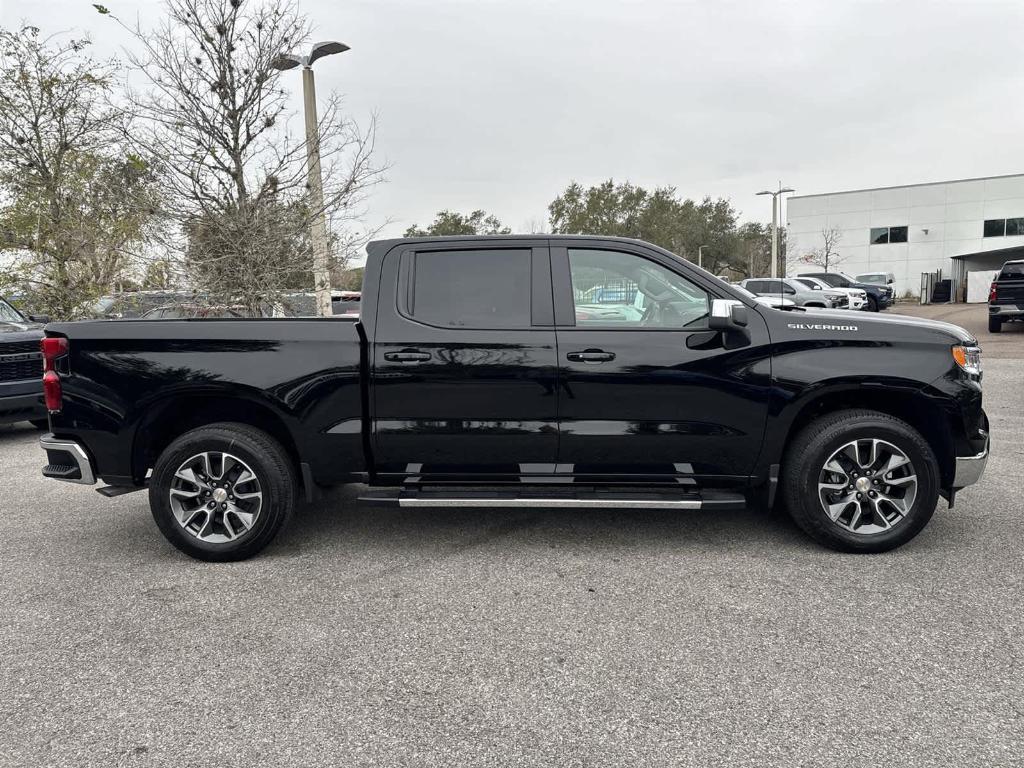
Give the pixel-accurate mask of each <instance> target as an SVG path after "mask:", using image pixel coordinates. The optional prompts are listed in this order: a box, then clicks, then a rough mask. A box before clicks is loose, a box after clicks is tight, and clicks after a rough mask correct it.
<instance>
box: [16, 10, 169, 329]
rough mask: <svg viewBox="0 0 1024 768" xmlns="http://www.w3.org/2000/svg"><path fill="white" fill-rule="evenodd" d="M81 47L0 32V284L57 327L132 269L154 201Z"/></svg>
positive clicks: (148, 175)
mask: <svg viewBox="0 0 1024 768" xmlns="http://www.w3.org/2000/svg"><path fill="white" fill-rule="evenodd" d="M88 44H89V43H88V41H87V40H84V39H71V38H68V37H66V36H53V37H46V38H41V37H40V35H39V29H38V28H36V27H31V26H23V27H22V28H21V29H19V30H17V31H7V30H0V250H2V251H5V252H6V253H7V254H8V258H7V261H8V262H9V264H10V265H11V266H9V268H8V270H7V281H8V282H9V283H15V284H17V285H18V286H19V287H20V288H22V289H23V290H25V291H26V292H27V293H29V294H31V301H32V304H33V306H34V308H36V309H38V310H40V311H45V312H47V313H49V314H51V315H53V316H55V317H60V318H70V317H74V316H76V315H77V314H80V313H82V312H84V311H85V310H86V308H87V306H88V303H89V300H90V299H94V298H96V297H97V296H99V295H100V294H102V293H104V292H106V291H107V290H109V289H110V286H112V285H115V284H116V283H118V282H121V281H123V280H125V279H126V277H127V274H128V273H129V272H131V271H132V270H134V269H136V268H137V265H135V263H134V256H135V254H136V253H137V250H138V248H139V247H140V245H141V244H142V243H144V242H145V240H146V238H147V228H148V227H149V225H150V224H151V222H152V213H153V211H154V209H155V207H156V205H157V202H158V200H157V194H156V189H155V185H154V177H153V173H152V169H151V166H150V165H149V163H147V162H146V161H145V160H144V159H143V158H142V157H140V156H138V155H132V154H131V153H129V152H126V150H125V144H124V142H123V141H122V137H123V136H124V135H125V133H126V131H127V123H126V118H125V115H124V113H123V112H122V111H121V110H119V109H117V108H115V107H113V106H112V105H111V104H110V102H109V100H108V98H107V97H108V94H109V92H110V90H111V89H112V87H113V86H114V85H115V83H114V76H115V73H116V64H115V63H114V62H97V61H95V60H93V59H92V58H90V57H89V56H88V55H87V48H88Z"/></svg>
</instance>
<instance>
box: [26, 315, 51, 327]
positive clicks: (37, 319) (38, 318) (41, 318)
mask: <svg viewBox="0 0 1024 768" xmlns="http://www.w3.org/2000/svg"><path fill="white" fill-rule="evenodd" d="M28 319H29V320H30V321H32V322H33V323H42V324H43V325H46V324H47V323H48V322H50V316H49V315H29V316H28Z"/></svg>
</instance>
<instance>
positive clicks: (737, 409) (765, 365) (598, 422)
mask: <svg viewBox="0 0 1024 768" xmlns="http://www.w3.org/2000/svg"><path fill="white" fill-rule="evenodd" d="M573 242H575V241H573ZM596 243H600V241H596ZM551 262H552V273H553V280H554V292H555V293H554V296H555V317H556V322H557V325H558V351H559V360H558V363H559V366H560V374H559V385H560V389H561V395H560V398H559V416H560V418H559V427H560V448H559V472H561V473H563V474H571V475H574V476H575V477H576V478H577V479H580V478H584V479H592V480H600V481H612V480H615V479H616V478H621V479H622V480H624V481H631V480H640V479H642V478H655V479H660V480H667V481H669V482H699V481H701V480H702V479H704V480H708V479H711V478H715V481H714V482H715V483H717V484H723V483H724V484H729V479H730V478H732V479H733V480H734V481H735V482H743V481H745V479H746V476H747V475H748V474H749V473H751V472H752V471H753V467H754V464H755V460H756V458H757V455H758V452H759V450H760V446H761V440H762V437H763V434H764V427H765V421H766V418H767V410H768V394H769V386H770V374H771V365H770V357H769V355H770V347H769V343H768V333H767V327H766V325H765V322H764V319H763V318H762V317H761V315H760V314H759V313H757V312H754V311H751V312H749V317H750V321H749V325H748V327H747V334H746V336H745V337H743V338H738V339H736V340H735V341H736V343H735V345H732V344H731V345H730V348H728V349H727V348H726V346H725V340H724V338H723V336H722V335H721V334H719V333H717V332H714V331H710V330H709V329H708V312H709V308H710V302H711V301H712V299H714V298H732V297H731V296H719V295H717V294H716V292H715V283H714V282H713V281H709V280H707V279H706V277H705V276H703V274H702V273H699V272H697V271H696V270H693V271H692V272H691V271H690V270H687V269H686V267H685V266H684V265H682V264H679V262H678V261H677V260H676V259H675V258H673V257H670V256H668V255H666V254H662V253H661V252H659V251H657V250H654V249H650V250H648V249H646V248H644V247H643V246H640V245H635V246H634V245H632V244H630V245H627V244H623V243H609V244H607V245H598V244H595V241H580V242H579V245H578V246H568V247H560V243H553V244H552V248H551ZM688 272H691V273H690V274H687V273H688ZM741 336H742V335H741Z"/></svg>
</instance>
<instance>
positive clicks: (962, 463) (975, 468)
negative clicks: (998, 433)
mask: <svg viewBox="0 0 1024 768" xmlns="http://www.w3.org/2000/svg"><path fill="white" fill-rule="evenodd" d="M988 448H989V438H988V435H986V436H985V448H984V449H983V450H982V451H981V453H978V454H975V455H974V456H957V457H956V473H955V474H954V476H953V487H954V488H966V487H967V486H968V485H974V484H975V483H976V482H978V481H979V480H981V476H982V474H984V472H985V465H986V464H988Z"/></svg>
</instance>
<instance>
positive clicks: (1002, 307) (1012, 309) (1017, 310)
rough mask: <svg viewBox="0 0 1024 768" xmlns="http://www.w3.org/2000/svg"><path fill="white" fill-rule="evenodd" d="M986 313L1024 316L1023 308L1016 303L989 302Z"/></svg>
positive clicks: (995, 315) (999, 315) (1000, 315)
mask: <svg viewBox="0 0 1024 768" xmlns="http://www.w3.org/2000/svg"><path fill="white" fill-rule="evenodd" d="M988 313H989V315H991V316H993V317H1009V318H1013V317H1024V309H1022V308H1021V307H1020V306H1018V305H1017V304H989V305H988Z"/></svg>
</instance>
